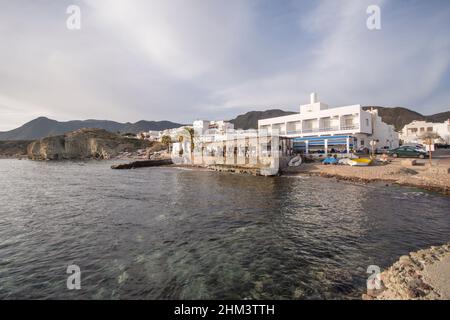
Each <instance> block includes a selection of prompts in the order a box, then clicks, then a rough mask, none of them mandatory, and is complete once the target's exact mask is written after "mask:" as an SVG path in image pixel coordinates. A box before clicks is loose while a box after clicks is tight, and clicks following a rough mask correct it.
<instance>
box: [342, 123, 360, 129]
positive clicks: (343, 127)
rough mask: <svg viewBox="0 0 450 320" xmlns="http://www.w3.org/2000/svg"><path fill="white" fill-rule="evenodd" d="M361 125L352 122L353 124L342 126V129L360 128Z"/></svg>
mask: <svg viewBox="0 0 450 320" xmlns="http://www.w3.org/2000/svg"><path fill="white" fill-rule="evenodd" d="M358 128H359V125H358V124H352V125H348V126H341V130H353V129H358Z"/></svg>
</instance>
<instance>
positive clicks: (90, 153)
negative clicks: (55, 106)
mask: <svg viewBox="0 0 450 320" xmlns="http://www.w3.org/2000/svg"><path fill="white" fill-rule="evenodd" d="M149 144H151V142H148V141H145V140H138V139H134V138H127V137H123V136H120V135H118V134H115V133H111V132H108V131H106V130H103V129H80V130H76V131H73V132H69V133H66V134H64V135H60V136H53V137H46V138H42V139H39V140H36V141H34V142H32V143H30V144H29V145H28V148H27V154H28V158H29V159H32V160H64V159H89V158H91V159H109V158H111V157H114V156H117V155H118V154H120V153H122V152H125V151H134V150H137V149H139V148H143V147H144V148H145V147H147V146H148V145H149Z"/></svg>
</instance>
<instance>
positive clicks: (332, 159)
mask: <svg viewBox="0 0 450 320" xmlns="http://www.w3.org/2000/svg"><path fill="white" fill-rule="evenodd" d="M322 163H323V164H337V163H338V160H337V159H336V158H335V157H327V158H325V159H323V161H322Z"/></svg>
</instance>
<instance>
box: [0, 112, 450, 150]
mask: <svg viewBox="0 0 450 320" xmlns="http://www.w3.org/2000/svg"><path fill="white" fill-rule="evenodd" d="M370 108H374V109H378V114H379V115H380V117H381V118H382V119H383V121H384V122H386V123H387V124H391V125H393V126H394V128H395V130H397V131H400V130H401V129H402V128H403V126H404V125H405V124H408V123H410V122H411V121H413V120H423V121H430V122H444V121H446V120H448V119H450V111H444V112H439V113H436V114H432V115H423V114H421V113H419V112H416V111H413V110H410V109H408V108H405V107H382V106H363V109H364V110H368V109H370ZM295 113H296V112H293V111H284V110H281V109H268V110H264V111H248V112H246V113H243V114H240V115H238V116H236V117H235V118H234V119H230V120H228V121H230V122H231V123H233V124H234V127H235V128H236V129H256V128H257V127H258V120H260V119H267V118H272V117H280V116H285V115H290V114H295ZM181 126H183V124H180V123H175V122H171V121H168V120H162V121H147V120H140V121H137V122H135V123H132V122H124V123H121V122H117V121H111V120H96V119H87V120H71V121H57V120H53V119H49V118H47V117H38V118H36V119H34V120H31V121H29V122H27V123H25V124H24V125H22V126H20V127H18V128H16V129H13V130H10V131H4V132H0V141H1V140H3V141H7V140H35V139H40V138H44V137H47V136H52V135H61V134H64V133H67V132H70V131H75V130H78V129H82V128H96V129H104V130H107V131H110V132H122V133H138V132H140V131H149V130H155V131H161V130H165V129H171V128H178V127H181Z"/></svg>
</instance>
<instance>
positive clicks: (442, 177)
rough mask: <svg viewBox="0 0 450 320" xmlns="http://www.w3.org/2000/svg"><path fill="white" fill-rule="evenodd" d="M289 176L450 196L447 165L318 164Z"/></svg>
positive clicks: (449, 179)
mask: <svg viewBox="0 0 450 320" xmlns="http://www.w3.org/2000/svg"><path fill="white" fill-rule="evenodd" d="M283 173H284V174H287V175H309V176H321V177H326V178H335V179H337V180H343V181H352V182H358V183H373V182H383V183H386V184H396V185H401V186H408V187H414V188H420V189H424V190H428V191H433V192H438V193H441V194H443V195H446V196H450V174H449V173H448V168H446V167H445V166H433V167H429V166H428V165H422V166H411V167H405V166H402V165H401V164H400V163H399V162H397V163H390V164H386V165H378V166H368V167H350V166H325V165H321V164H316V163H308V164H303V165H302V166H301V167H299V168H298V169H297V170H295V171H289V170H288V171H285V172H283Z"/></svg>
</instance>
